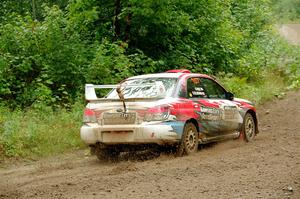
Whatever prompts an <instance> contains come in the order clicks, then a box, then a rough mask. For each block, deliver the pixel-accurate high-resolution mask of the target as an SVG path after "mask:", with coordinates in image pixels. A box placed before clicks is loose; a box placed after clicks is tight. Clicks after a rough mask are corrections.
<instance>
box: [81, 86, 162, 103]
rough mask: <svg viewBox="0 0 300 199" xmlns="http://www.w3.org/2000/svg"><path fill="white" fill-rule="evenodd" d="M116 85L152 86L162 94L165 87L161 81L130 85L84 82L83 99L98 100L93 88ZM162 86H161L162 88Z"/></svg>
mask: <svg viewBox="0 0 300 199" xmlns="http://www.w3.org/2000/svg"><path fill="white" fill-rule="evenodd" d="M118 87H121V88H122V87H123V89H125V87H126V88H133V87H134V88H136V87H139V88H145V87H154V88H155V90H156V91H157V92H158V93H160V94H162V93H164V92H165V88H164V86H163V84H162V83H160V82H155V83H148V84H130V85H122V84H111V85H94V84H86V85H85V99H86V100H87V101H91V100H98V99H99V98H98V97H97V95H96V91H95V89H117V88H118ZM162 87H163V88H162Z"/></svg>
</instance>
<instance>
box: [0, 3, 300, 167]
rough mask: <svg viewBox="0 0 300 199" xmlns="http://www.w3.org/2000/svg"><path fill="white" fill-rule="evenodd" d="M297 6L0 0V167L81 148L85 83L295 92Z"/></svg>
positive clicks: (251, 93) (266, 96) (265, 94)
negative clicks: (209, 81)
mask: <svg viewBox="0 0 300 199" xmlns="http://www.w3.org/2000/svg"><path fill="white" fill-rule="evenodd" d="M299 19H300V1H299V0H189V1H186V0H164V1H158V0H153V1H152V0H114V1H113V0H89V1H84V0H69V1H68V0H30V1H19V0H2V2H1V5H0V162H1V161H5V160H11V159H38V158H40V157H44V156H49V155H54V154H58V153H62V152H66V151H69V150H76V149H78V148H83V147H84V146H83V144H82V143H81V141H80V138H79V128H80V125H81V120H82V111H83V109H84V104H85V101H84V97H83V94H84V84H85V83H94V84H115V83H118V82H119V81H120V80H122V79H124V78H126V77H129V76H133V75H139V74H145V73H155V72H163V71H166V70H169V69H175V68H186V69H189V70H191V71H192V72H199V73H205V74H209V75H214V76H215V77H217V79H219V80H220V82H222V83H224V84H225V86H226V87H227V88H228V89H229V90H231V91H232V92H233V93H234V94H235V95H236V96H239V97H243V98H247V99H250V100H252V101H254V102H256V103H262V102H264V101H266V100H270V99H272V98H273V97H279V98H281V97H283V96H284V95H285V92H286V91H287V90H292V89H297V88H299V87H300V48H299V47H298V46H296V45H291V44H288V43H287V42H286V41H285V40H284V39H282V38H281V37H280V36H279V35H278V27H279V26H280V24H282V23H291V22H293V23H295V22H299Z"/></svg>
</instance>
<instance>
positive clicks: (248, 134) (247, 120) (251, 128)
mask: <svg viewBox="0 0 300 199" xmlns="http://www.w3.org/2000/svg"><path fill="white" fill-rule="evenodd" d="M255 135H256V123H255V120H254V117H253V116H252V115H251V114H250V113H246V115H245V117H244V122H243V126H242V132H241V136H242V138H243V139H244V140H245V141H246V142H251V141H253V139H254V137H255Z"/></svg>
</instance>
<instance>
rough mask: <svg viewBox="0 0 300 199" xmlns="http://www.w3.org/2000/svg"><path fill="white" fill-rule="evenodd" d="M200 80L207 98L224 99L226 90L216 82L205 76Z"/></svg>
mask: <svg viewBox="0 0 300 199" xmlns="http://www.w3.org/2000/svg"><path fill="white" fill-rule="evenodd" d="M201 82H202V85H203V87H204V89H205V91H206V94H207V96H208V98H221V99H226V92H225V90H224V89H223V88H222V87H221V86H220V85H219V84H218V83H216V82H215V81H213V80H211V79H206V78H201Z"/></svg>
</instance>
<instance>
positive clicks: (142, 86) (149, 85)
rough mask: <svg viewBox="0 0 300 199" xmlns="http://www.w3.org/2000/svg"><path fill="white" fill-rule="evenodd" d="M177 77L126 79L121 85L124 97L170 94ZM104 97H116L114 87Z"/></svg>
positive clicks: (148, 96) (164, 95) (165, 95)
mask: <svg viewBox="0 0 300 199" xmlns="http://www.w3.org/2000/svg"><path fill="white" fill-rule="evenodd" d="M176 83H177V78H164V77H156V78H144V79H130V80H126V81H125V82H123V83H122V85H121V90H122V92H123V95H124V98H165V97H169V96H171V95H172V93H173V91H174V88H175V86H176ZM106 98H109V99H118V98H119V96H118V93H117V91H116V89H113V90H112V91H111V92H110V93H109V94H108V95H107V97H106Z"/></svg>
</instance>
